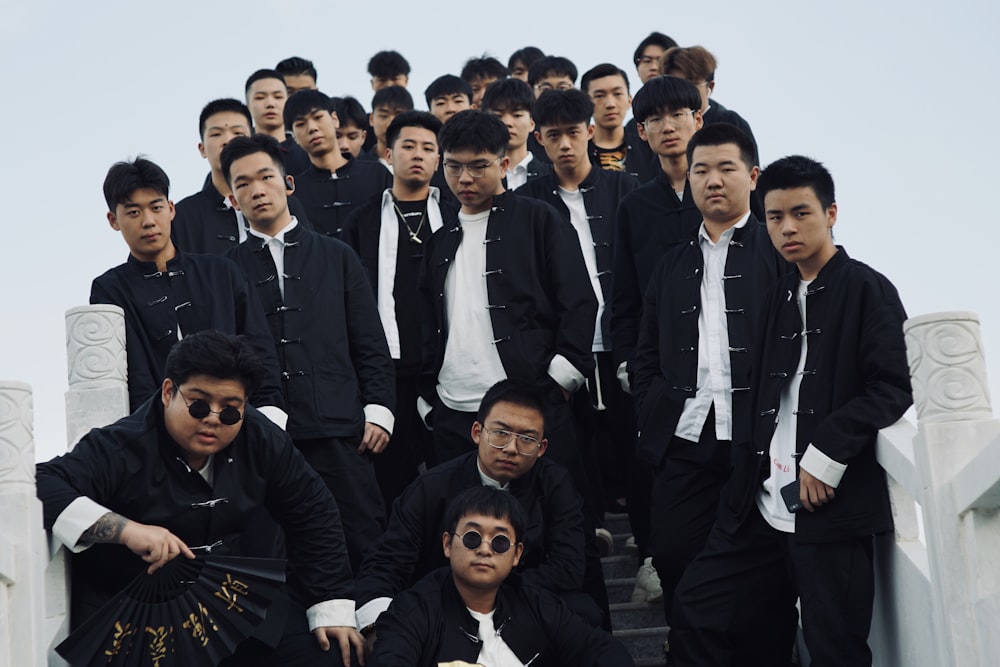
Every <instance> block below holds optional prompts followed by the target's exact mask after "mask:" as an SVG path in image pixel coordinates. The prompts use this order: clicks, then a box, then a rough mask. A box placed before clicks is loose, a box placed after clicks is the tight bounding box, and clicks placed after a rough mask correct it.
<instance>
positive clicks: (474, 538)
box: [452, 530, 511, 556]
mask: <svg viewBox="0 0 1000 667" xmlns="http://www.w3.org/2000/svg"><path fill="white" fill-rule="evenodd" d="M452 534H453V535H454V536H455V537H460V538H462V544H463V545H464V546H465V548H466V549H468V550H469V551H475V550H476V549H478V548H479V545H480V544H482V543H483V536H482V535H480V534H479V533H477V532H476V531H474V530H470V531H468V532H467V533H465V534H464V535H459V534H458V533H452ZM510 547H511V542H510V538H509V537H507V536H506V535H494V536H493V539H492V540H490V549H491V550H492V551H493V553H495V554H496V555H498V556H499V555H500V554H505V553H507V552H508V551H510Z"/></svg>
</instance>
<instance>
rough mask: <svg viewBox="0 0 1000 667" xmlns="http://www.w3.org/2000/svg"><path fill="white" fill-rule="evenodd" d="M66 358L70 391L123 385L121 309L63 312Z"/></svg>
mask: <svg viewBox="0 0 1000 667" xmlns="http://www.w3.org/2000/svg"><path fill="white" fill-rule="evenodd" d="M66 355H67V361H68V366H69V384H70V386H71V387H73V388H74V389H79V388H83V387H88V386H89V387H95V386H106V385H107V384H109V383H111V384H114V383H124V382H127V380H128V378H127V362H126V357H125V320H124V318H123V316H122V314H121V309H120V308H117V307H115V306H111V307H109V306H89V307H82V308H74V309H72V310H70V311H69V312H67V314H66Z"/></svg>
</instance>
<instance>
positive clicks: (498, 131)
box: [438, 109, 510, 393]
mask: <svg viewBox="0 0 1000 667" xmlns="http://www.w3.org/2000/svg"><path fill="white" fill-rule="evenodd" d="M508 143H510V132H508V131H507V126H506V125H504V124H503V121H502V120H500V118H499V117H497V116H495V115H493V114H491V113H486V112H485V111H480V110H478V109H466V110H465V111H459V112H458V113H457V114H455V115H454V116H452V117H451V118H450V119H449V120H448V122H447V123H445V124H444V127H442V128H441V131H440V132H438V148H440V149H441V153H442V154H443V153H444V152H445V151H447V152H449V153H454V152H457V151H464V150H467V151H472V152H473V153H493V154H494V155H504V154H506V152H507V144H508ZM487 393H489V392H487Z"/></svg>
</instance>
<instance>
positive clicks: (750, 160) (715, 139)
mask: <svg viewBox="0 0 1000 667" xmlns="http://www.w3.org/2000/svg"><path fill="white" fill-rule="evenodd" d="M723 144H736V146H737V148H739V149H740V158H741V159H742V160H743V163H744V164H745V165H746V166H747V169H753V168H754V167H756V166H757V160H756V159H755V158H754V154H755V152H756V149H755V146H754V145H753V139H751V138H750V137H749V136H747V133H746V132H744V131H743V130H741V129H740V128H738V127H736V126H735V125H731V124H729V123H713V124H711V125H706V126H705V127H703V128H701V129H700V130H698V131H697V132H695V133H694V136H692V137H691V139H690V141H688V148H687V159H688V167H689V168H690V166H691V165H692V164H694V160H692V156H693V155H694V149H696V148H698V146H721V145H723Z"/></svg>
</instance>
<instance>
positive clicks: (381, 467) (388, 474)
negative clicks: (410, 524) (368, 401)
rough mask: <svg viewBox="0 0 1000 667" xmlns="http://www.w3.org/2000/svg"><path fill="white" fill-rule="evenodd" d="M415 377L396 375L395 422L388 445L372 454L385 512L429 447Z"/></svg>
mask: <svg viewBox="0 0 1000 667" xmlns="http://www.w3.org/2000/svg"><path fill="white" fill-rule="evenodd" d="M417 395H418V394H417V379H416V377H414V376H409V377H406V376H399V375H397V376H396V423H395V425H394V426H393V428H392V437H391V438H390V439H389V445H388V446H387V447H386V448H385V449H384V450H382V453H381V454H376V455H375V456H374V457H372V458H373V463H374V464H375V479H376V480H378V488H379V491H380V492H381V494H382V502H383V504H384V505H385V514H386V516H388V515H389V511H390V510H391V509H392V501H394V500H395V499H396V498H397V497H398V496H399V495H400V494H401V493H402V492H403V490H404V489H406V487H407V486H409V484H410V482H412V481H413V480H415V479H416V478H417V475H418V474H420V463H421V462H422V461H424V460H425V458H426V455H427V450H429V449H432V445H431V432H430V431H428V430H427V428H426V427H425V426H424V424H423V422H422V421H421V419H420V415H419V414H417Z"/></svg>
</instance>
